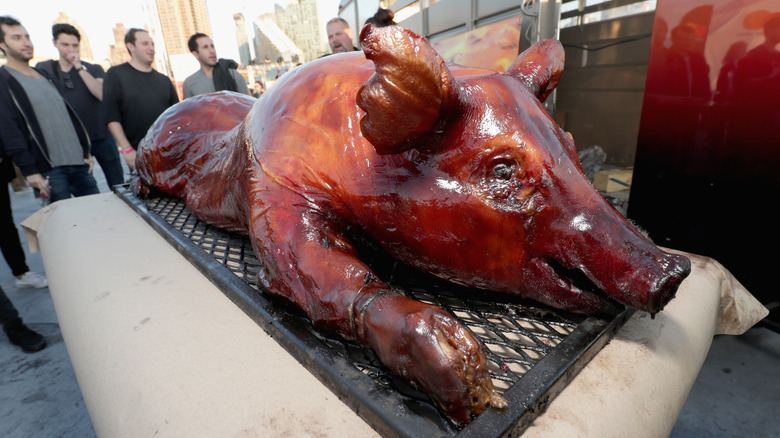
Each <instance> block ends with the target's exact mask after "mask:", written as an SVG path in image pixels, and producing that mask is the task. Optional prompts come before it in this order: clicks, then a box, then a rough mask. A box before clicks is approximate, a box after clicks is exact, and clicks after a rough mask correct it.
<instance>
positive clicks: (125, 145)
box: [108, 122, 135, 170]
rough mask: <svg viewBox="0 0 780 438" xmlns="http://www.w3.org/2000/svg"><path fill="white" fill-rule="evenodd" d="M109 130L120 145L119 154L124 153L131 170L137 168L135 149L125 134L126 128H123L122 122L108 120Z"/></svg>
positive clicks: (123, 155)
mask: <svg viewBox="0 0 780 438" xmlns="http://www.w3.org/2000/svg"><path fill="white" fill-rule="evenodd" d="M108 130H109V132H111V135H112V136H113V137H114V141H116V144H117V146H118V147H119V154H120V155H122V157H124V159H125V163H127V167H129V168H130V170H135V149H133V146H132V145H131V144H130V141H129V140H128V139H127V136H126V135H125V130H124V129H122V124H121V123H119V122H108Z"/></svg>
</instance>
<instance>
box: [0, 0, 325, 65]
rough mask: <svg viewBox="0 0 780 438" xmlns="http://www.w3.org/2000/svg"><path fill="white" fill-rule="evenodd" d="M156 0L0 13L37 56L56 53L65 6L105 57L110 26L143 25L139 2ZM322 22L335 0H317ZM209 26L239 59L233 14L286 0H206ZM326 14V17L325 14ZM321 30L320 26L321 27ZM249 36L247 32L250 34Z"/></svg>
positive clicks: (28, 5) (46, 4)
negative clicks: (57, 24) (55, 26)
mask: <svg viewBox="0 0 780 438" xmlns="http://www.w3.org/2000/svg"><path fill="white" fill-rule="evenodd" d="M146 1H151V2H153V1H154V0H125V1H121V2H119V1H108V2H103V3H101V5H100V7H99V8H96V7H95V6H94V5H95V4H94V2H88V1H83V0H74V1H71V2H69V3H63V2H61V1H58V2H55V1H54V0H38V1H36V2H25V3H21V2H15V3H14V4H11V5H8V6H4V7H3V11H2V14H4V15H10V16H12V17H14V18H16V19H18V20H19V21H20V22H21V23H22V25H24V26H25V28H26V29H27V31H28V32H29V33H30V38H31V39H32V41H33V44H34V46H35V55H36V57H41V58H56V57H57V51H56V49H55V48H54V46H53V45H52V43H51V25H52V22H53V21H54V20H55V19H56V18H57V17H58V16H59V14H60V12H64V13H65V14H67V15H68V17H70V18H71V19H73V20H75V21H76V22H78V23H79V25H80V26H81V28H82V29H83V30H84V33H85V34H86V35H88V38H89V40H90V42H91V46H92V52H93V55H94V58H95V59H94V60H95V61H96V62H101V61H103V60H106V59H108V58H109V47H110V45H112V44H114V35H113V28H114V27H115V26H116V25H117V24H118V23H122V24H123V25H124V26H125V28H127V29H129V28H131V27H139V28H144V27H145V26H147V25H149V23H147V18H146V16H147V15H146V12H145V11H144V10H143V5H144V3H145V2H146ZM317 2H318V5H319V13H320V22H321V23H324V22H326V21H327V19H329V18H332V17H334V16H336V15H337V12H338V4H339V0H317ZM206 3H207V7H208V15H209V19H210V21H211V27H212V39H213V40H214V44H215V46H216V47H217V53H218V55H219V56H220V57H225V58H232V59H235V60H238V59H240V58H239V53H238V45H237V43H236V26H235V21H234V20H233V14H235V13H242V14H243V15H244V17H245V18H246V20H247V22H251V21H252V20H254V18H255V17H257V16H259V15H262V14H266V13H273V11H274V5H275V4H276V3H279V4H281V5H283V6H284V5H286V3H287V1H286V0H275V1H274V0H260V1H259V2H258V1H257V0H254V1H249V0H206ZM325 17H327V18H325ZM323 33H324V29H323ZM250 38H251V36H250Z"/></svg>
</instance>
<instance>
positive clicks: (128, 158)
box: [121, 148, 135, 171]
mask: <svg viewBox="0 0 780 438" xmlns="http://www.w3.org/2000/svg"><path fill="white" fill-rule="evenodd" d="M121 155H122V156H123V157H124V158H125V163H127V167H129V168H130V170H131V171H132V170H135V149H132V148H131V149H130V151H129V152H124V151H123V153H121Z"/></svg>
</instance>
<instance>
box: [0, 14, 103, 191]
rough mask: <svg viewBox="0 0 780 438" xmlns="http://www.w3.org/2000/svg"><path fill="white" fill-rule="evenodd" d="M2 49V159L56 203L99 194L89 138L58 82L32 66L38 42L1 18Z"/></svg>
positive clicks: (20, 27) (10, 19) (13, 22)
mask: <svg viewBox="0 0 780 438" xmlns="http://www.w3.org/2000/svg"><path fill="white" fill-rule="evenodd" d="M0 51H2V52H3V53H4V54H5V56H6V58H7V60H8V63H7V64H6V65H5V66H4V67H2V68H0V158H4V159H8V157H10V158H11V159H12V160H13V162H14V163H16V165H17V166H18V167H19V169H21V171H22V174H23V175H24V176H25V178H26V179H27V183H28V184H30V186H31V187H33V188H34V189H36V190H38V191H39V192H40V194H41V196H42V197H44V198H49V199H50V200H51V202H56V201H58V200H60V199H67V198H70V197H71V196H83V195H92V194H97V193H99V190H98V187H97V182H96V181H95V178H94V177H93V176H92V164H93V161H92V156H91V155H90V141H89V134H88V133H87V131H86V129H85V128H84V124H83V123H82V122H81V120H80V119H79V117H78V115H77V114H76V112H75V110H74V109H73V108H72V107H71V106H70V105H69V104H68V102H67V101H66V100H65V99H64V98H63V97H62V95H61V94H60V92H59V90H58V89H57V87H55V86H54V84H53V78H51V77H49V76H47V74H46V73H45V72H44V71H43V70H37V69H35V68H33V67H32V66H30V60H31V59H32V58H33V51H34V48H33V44H32V41H30V35H29V34H28V33H27V30H26V29H25V28H24V27H23V26H22V25H21V24H20V23H19V22H18V21H17V20H15V19H14V18H11V17H0ZM0 161H4V160H0Z"/></svg>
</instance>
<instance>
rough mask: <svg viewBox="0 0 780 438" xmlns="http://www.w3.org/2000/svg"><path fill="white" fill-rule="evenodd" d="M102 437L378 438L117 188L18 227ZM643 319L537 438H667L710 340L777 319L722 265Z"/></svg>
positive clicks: (626, 330) (588, 372) (583, 376)
mask: <svg viewBox="0 0 780 438" xmlns="http://www.w3.org/2000/svg"><path fill="white" fill-rule="evenodd" d="M23 227H24V228H25V232H26V233H27V237H28V242H30V246H31V248H37V247H39V248H40V250H41V252H42V256H43V262H44V266H45V268H46V274H47V276H48V278H49V284H50V286H49V288H50V291H51V294H52V298H53V300H54V305H55V309H56V311H57V316H58V319H59V321H60V327H61V328H62V332H63V336H64V338H65V343H66V346H67V348H68V352H69V354H70V357H71V361H72V362H73V367H74V370H75V372H76V376H77V379H78V381H79V385H80V387H81V390H82V393H83V395H84V400H85V402H86V404H87V409H88V410H89V413H90V417H91V418H92V421H93V424H94V426H95V430H96V431H97V433H98V435H99V436H112V437H122V436H128V437H135V436H157V437H162V436H171V437H179V436H312V435H315V436H323V437H325V436H334V437H336V436H338V437H344V436H359V437H371V436H377V434H376V432H374V431H373V430H372V429H371V428H370V427H369V426H368V425H367V424H366V423H365V422H363V421H362V420H361V419H360V418H359V417H358V416H357V415H356V414H355V413H354V412H353V411H352V410H350V408H349V407H347V406H346V405H345V404H344V403H342V402H341V401H340V400H338V399H337V397H335V396H334V395H333V394H332V393H331V392H330V391H329V390H328V389H327V388H326V387H325V386H324V385H323V384H322V383H320V382H319V381H318V380H317V379H316V378H315V377H313V376H312V375H311V374H310V373H309V372H308V371H307V370H306V369H304V368H303V367H302V366H301V365H300V364H298V363H297V362H296V361H295V360H294V359H292V358H291V357H290V356H289V354H287V353H286V352H285V351H284V349H283V348H282V347H280V346H279V345H277V344H276V343H275V341H274V340H273V339H271V338H270V337H269V336H268V335H267V334H266V333H265V332H263V330H262V329H260V327H258V326H257V325H256V324H255V323H254V322H253V321H252V320H251V319H250V318H249V317H247V316H246V315H245V314H244V313H243V312H242V311H241V310H239V309H238V307H236V306H235V305H234V304H233V303H232V302H230V301H229V300H228V299H227V298H226V297H225V296H224V295H223V294H222V293H221V292H220V291H219V290H218V289H217V288H216V287H214V286H213V285H212V284H211V283H210V282H209V281H208V280H207V279H206V278H205V277H204V276H203V275H201V274H200V273H199V272H197V271H196V270H195V268H194V267H193V266H192V265H191V264H190V263H189V262H187V261H186V260H185V259H184V258H183V257H182V256H181V255H180V254H179V253H178V252H176V250H175V249H173V248H172V247H171V246H170V245H169V244H168V243H167V242H166V241H164V240H163V239H162V238H161V237H160V236H158V235H157V233H156V232H155V231H154V230H152V229H151V227H149V226H148V225H147V224H146V223H145V222H144V221H143V219H141V218H140V217H138V216H137V215H136V214H135V213H134V212H133V211H132V210H131V209H130V208H129V207H128V206H126V205H125V204H124V203H123V202H122V201H121V200H120V199H118V198H117V197H116V196H115V195H113V194H111V193H106V194H101V195H95V196H89V197H84V198H78V199H72V200H68V201H61V202H58V203H55V204H53V205H51V206H48V207H46V208H44V209H42V210H40V211H39V212H38V213H36V214H35V215H33V216H32V217H30V218H29V219H27V220H26V221H25V222H24V223H23ZM689 256H690V257H691V260H692V263H693V272H692V274H691V276H690V277H689V278H688V279H686V280H685V281H684V282H683V284H682V286H681V287H680V289H679V291H678V293H677V297H676V298H675V299H674V300H673V301H672V302H671V303H670V304H669V305H668V306H667V308H666V309H665V310H664V311H663V312H661V313H659V314H658V315H656V317H655V319H651V318H650V316H649V315H648V314H646V313H644V312H638V313H636V314H635V315H634V316H633V317H632V318H631V319H630V320H629V321H628V322H627V323H626V325H625V326H624V327H623V328H622V329H620V330H619V331H618V333H617V334H616V336H615V338H614V339H613V340H612V341H611V342H610V343H609V344H608V345H607V346H606V347H604V349H603V350H602V351H601V352H600V353H599V354H598V355H597V356H596V357H595V358H594V359H593V360H592V361H591V363H590V364H589V365H588V366H587V367H585V369H584V370H583V371H582V372H581V373H580V374H579V375H578V376H577V377H576V378H575V379H574V381H573V382H572V383H571V384H569V386H568V387H567V388H566V389H565V390H564V391H563V392H562V393H561V394H560V395H559V396H558V398H556V399H555V400H554V401H553V402H552V403H551V404H550V406H549V407H548V410H547V412H546V413H545V414H543V415H542V416H541V417H539V418H538V419H537V420H536V421H535V422H534V424H533V425H532V426H531V427H530V428H529V429H528V430H527V431H526V433H525V434H524V436H526V437H551V436H554V437H557V436H561V437H572V436H599V437H610V436H615V437H618V436H659V437H662V436H668V434H669V432H670V431H671V428H672V427H673V425H674V423H675V421H676V418H677V416H678V414H679V412H680V410H681V409H682V405H683V403H684V401H685V398H686V397H687V395H688V392H689V391H690V388H691V386H692V385H693V382H694V380H695V378H696V376H697V374H698V372H699V369H700V368H701V365H702V363H703V362H704V359H705V358H706V355H707V351H708V350H709V347H710V344H711V341H712V337H713V335H715V334H721V333H722V334H741V333H743V332H744V331H746V330H747V329H748V328H750V327H751V326H753V325H754V324H755V323H756V322H758V321H759V320H760V319H762V318H763V317H764V316H766V314H767V313H768V312H767V310H766V309H765V308H764V307H763V306H761V305H760V303H758V302H757V301H756V300H755V299H754V298H753V297H752V296H751V295H750V294H749V293H748V291H746V290H745V289H744V287H742V285H741V284H739V282H738V281H737V280H736V279H735V278H734V277H733V276H732V275H731V274H730V273H729V272H728V271H727V270H726V269H724V268H723V266H721V265H720V264H719V263H717V262H716V261H714V260H712V259H710V258H706V257H701V256H695V255H689Z"/></svg>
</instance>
